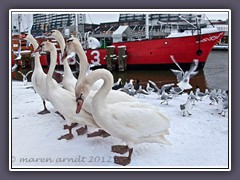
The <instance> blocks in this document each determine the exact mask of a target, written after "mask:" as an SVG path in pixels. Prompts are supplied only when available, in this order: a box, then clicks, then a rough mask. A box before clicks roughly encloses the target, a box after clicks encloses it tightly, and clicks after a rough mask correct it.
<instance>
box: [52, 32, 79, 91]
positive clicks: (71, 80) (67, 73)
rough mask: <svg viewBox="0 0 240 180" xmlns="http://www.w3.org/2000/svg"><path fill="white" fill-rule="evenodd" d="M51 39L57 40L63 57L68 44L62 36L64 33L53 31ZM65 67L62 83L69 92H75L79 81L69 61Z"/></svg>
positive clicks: (65, 61) (65, 63) (65, 62)
mask: <svg viewBox="0 0 240 180" xmlns="http://www.w3.org/2000/svg"><path fill="white" fill-rule="evenodd" d="M50 37H53V38H55V39H56V40H57V42H58V44H59V46H60V49H61V54H62V55H63V54H64V49H65V45H66V44H65V40H64V38H63V36H62V33H61V32H59V31H58V30H51V35H50ZM63 67H64V74H63V81H62V84H63V88H64V89H67V90H68V91H71V92H75V85H76V82H77V79H76V78H75V77H74V75H73V73H72V70H71V68H70V66H69V64H68V60H67V59H66V60H64V61H63Z"/></svg>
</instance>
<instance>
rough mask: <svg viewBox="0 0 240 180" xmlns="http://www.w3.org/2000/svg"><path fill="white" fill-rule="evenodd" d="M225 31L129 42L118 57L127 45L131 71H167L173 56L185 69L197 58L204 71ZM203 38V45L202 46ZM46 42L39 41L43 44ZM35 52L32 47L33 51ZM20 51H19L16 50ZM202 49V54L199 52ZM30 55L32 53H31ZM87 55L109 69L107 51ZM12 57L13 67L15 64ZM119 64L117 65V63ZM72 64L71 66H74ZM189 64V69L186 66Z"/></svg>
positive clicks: (44, 59) (45, 59) (44, 57)
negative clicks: (133, 69)
mask: <svg viewBox="0 0 240 180" xmlns="http://www.w3.org/2000/svg"><path fill="white" fill-rule="evenodd" d="M223 35H224V33H223V32H214V33H208V34H202V35H201V36H198V35H193V36H185V37H172V38H163V39H151V40H140V41H127V42H119V43H113V44H112V45H113V46H115V52H114V53H115V54H116V55H118V52H117V50H118V47H119V46H126V55H127V60H126V63H127V69H132V68H135V69H147V68H151V69H165V68H166V67H171V66H175V64H174V62H173V61H172V60H171V58H170V55H173V56H174V58H175V59H176V61H177V62H178V63H179V64H181V67H182V68H184V67H189V66H188V65H189V64H190V63H192V61H193V59H198V60H199V66H198V68H203V67H204V64H205V62H206V60H207V58H208V56H209V54H210V52H211V50H212V48H213V46H214V45H215V44H216V43H217V42H218V41H220V39H221V38H222V37H223ZM199 38H200V43H199ZM43 40H44V39H38V41H39V43H41V42H42V41H43ZM30 49H31V50H32V48H30ZM15 50H17V48H15ZM199 50H201V54H198V51H199ZM29 55H30V54H29ZM86 55H87V58H88V61H89V63H90V64H93V63H99V64H101V66H102V67H106V66H107V61H106V55H107V49H87V50H86ZM60 57H61V54H60V50H58V58H57V65H62V62H61V60H60V59H61V58H60ZM13 59H14V57H12V65H14V60H13ZM40 61H41V64H42V66H48V65H49V64H48V63H49V62H50V60H49V56H48V55H47V54H43V55H41V57H40ZM116 63H117V62H116ZM74 64H75V62H74V61H72V62H71V63H70V65H74ZM185 65H186V66H185Z"/></svg>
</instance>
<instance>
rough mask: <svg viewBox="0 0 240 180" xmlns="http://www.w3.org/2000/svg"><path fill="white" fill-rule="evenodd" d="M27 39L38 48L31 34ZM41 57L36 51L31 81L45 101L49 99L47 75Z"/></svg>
mask: <svg viewBox="0 0 240 180" xmlns="http://www.w3.org/2000/svg"><path fill="white" fill-rule="evenodd" d="M25 39H26V40H28V41H29V42H30V43H31V44H32V45H33V48H34V50H36V49H37V48H38V43H37V40H36V39H35V38H34V37H33V36H32V35H31V34H28V35H27V36H26V38H25ZM39 57H40V55H39V52H36V53H35V56H34V71H33V74H32V77H31V81H32V85H33V87H34V90H35V91H36V92H37V93H38V94H39V95H40V97H41V98H42V100H43V101H44V100H48V98H47V92H46V77H47V75H46V74H45V73H44V71H43V69H42V66H41V63H40V58H39Z"/></svg>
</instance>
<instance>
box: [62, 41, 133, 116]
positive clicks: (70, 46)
mask: <svg viewBox="0 0 240 180" xmlns="http://www.w3.org/2000/svg"><path fill="white" fill-rule="evenodd" d="M66 50H67V52H68V53H71V52H75V53H76V54H77V55H78V57H79V58H80V74H79V77H78V81H77V84H76V88H75V95H76V98H78V97H79V96H80V93H79V90H78V89H79V88H80V87H85V86H86V84H85V83H82V81H83V79H84V78H85V77H88V75H90V74H91V73H92V72H94V71H91V72H89V73H88V75H87V76H86V72H87V70H88V66H89V64H88V61H87V57H86V54H85V52H84V50H83V48H82V45H81V43H80V42H79V40H78V39H77V38H75V37H71V38H70V41H68V42H67V44H66ZM102 84H103V80H102V79H99V80H97V81H96V82H94V84H93V86H91V87H89V88H90V89H91V91H90V95H89V96H88V99H87V100H86V101H85V103H84V106H83V107H82V108H83V109H84V110H85V111H87V112H88V113H90V114H92V110H91V99H92V98H93V96H94V95H95V93H96V91H97V90H99V88H100V87H101V86H102ZM106 101H107V103H110V104H111V103H116V102H122V101H130V102H135V101H136V99H135V98H133V97H132V96H129V95H128V94H126V93H124V92H121V91H115V90H111V91H110V93H109V95H108V96H107V99H106Z"/></svg>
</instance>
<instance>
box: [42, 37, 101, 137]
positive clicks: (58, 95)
mask: <svg viewBox="0 0 240 180" xmlns="http://www.w3.org/2000/svg"><path fill="white" fill-rule="evenodd" d="M40 46H41V48H39V50H41V49H42V50H43V51H49V52H50V67H49V70H48V74H47V79H46V91H47V94H48V100H49V101H50V102H51V103H52V105H53V107H54V108H55V109H57V111H58V112H60V113H61V114H62V115H63V116H64V117H65V119H66V121H67V127H65V129H68V130H69V133H68V134H65V135H63V136H61V137H60V138H59V139H67V140H69V139H72V138H73V134H72V131H71V130H72V128H73V125H74V123H78V124H80V125H87V126H92V127H96V128H99V126H98V125H97V124H96V123H95V121H94V120H93V118H92V115H91V114H89V113H87V112H85V111H84V110H83V111H81V112H80V113H79V114H76V113H75V111H74V109H75V107H76V98H75V95H74V93H73V92H70V91H68V90H66V89H64V88H62V87H61V86H60V85H59V84H58V83H57V82H56V81H55V80H54V79H53V78H52V76H53V72H54V69H55V66H56V60H57V50H56V47H55V46H54V45H53V44H52V43H51V42H49V41H46V42H43V43H41V45H40ZM83 106H84V105H83ZM81 131H82V132H81ZM85 131H86V127H84V128H80V129H79V131H78V133H83V132H85Z"/></svg>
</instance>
